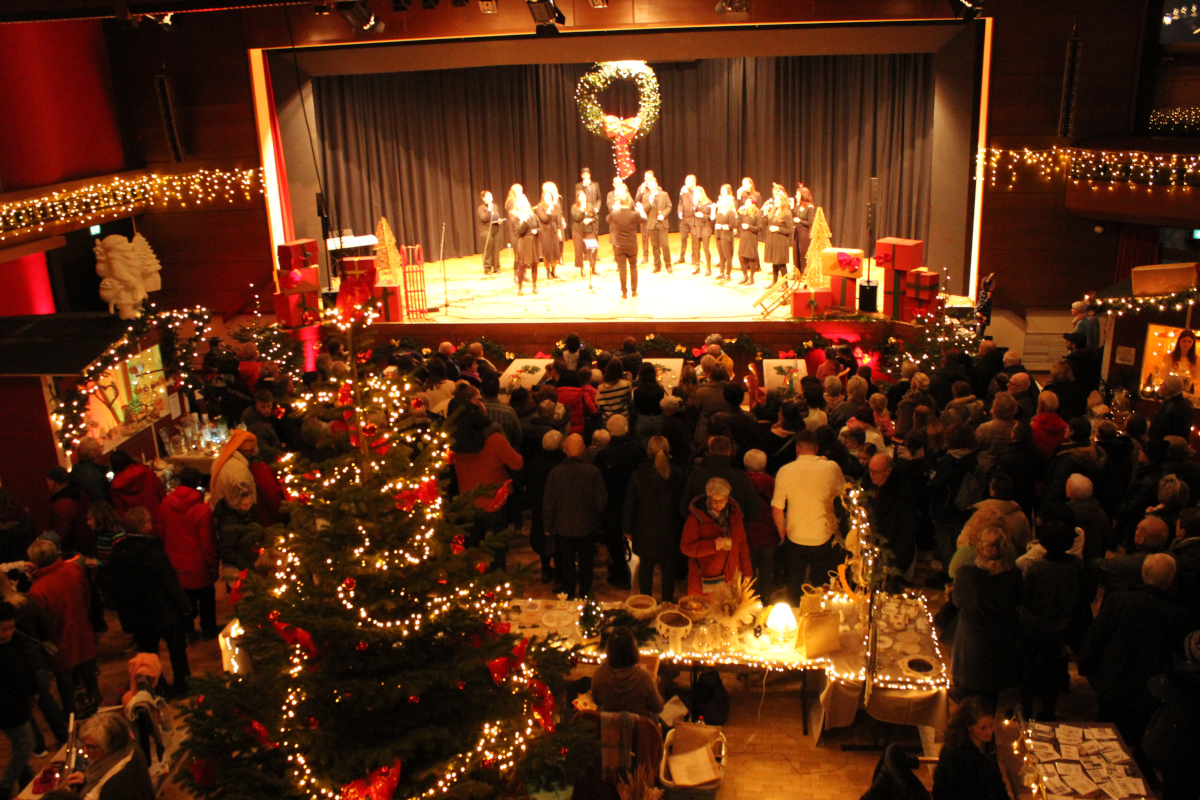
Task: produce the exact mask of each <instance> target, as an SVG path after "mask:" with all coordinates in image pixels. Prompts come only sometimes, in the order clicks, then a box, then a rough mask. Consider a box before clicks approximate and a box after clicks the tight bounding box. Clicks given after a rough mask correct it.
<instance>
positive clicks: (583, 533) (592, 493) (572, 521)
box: [542, 433, 608, 600]
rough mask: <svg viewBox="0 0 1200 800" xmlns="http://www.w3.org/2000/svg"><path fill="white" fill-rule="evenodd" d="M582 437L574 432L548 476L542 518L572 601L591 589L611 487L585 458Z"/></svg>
mask: <svg viewBox="0 0 1200 800" xmlns="http://www.w3.org/2000/svg"><path fill="white" fill-rule="evenodd" d="M583 450H584V445H583V437H582V436H580V435H579V434H578V433H573V434H571V435H570V436H568V437H567V439H566V441H565V442H563V452H565V453H566V456H567V457H566V459H565V460H564V461H563V462H562V463H561V464H559V465H558V466H557V467H555V468H554V469H552V470H550V474H549V475H548V476H547V477H546V491H545V495H544V496H543V501H542V502H543V505H542V520H543V522H544V523H545V526H546V536H551V537H555V538H554V542H555V545H556V551H555V552H556V553H557V554H558V566H559V578H560V580H561V581H562V586H563V591H565V592H566V593H567V596H568V597H569V598H571V599H572V600H575V599H578V598H581V597H586V596H587V595H589V594H591V592H592V569H593V565H594V555H595V553H594V550H593V548H594V546H595V545H594V541H595V537H596V534H597V533H599V531H600V515H601V514H602V513H604V508H605V506H606V505H608V490H607V489H605V488H604V476H603V475H601V474H600V470H599V469H597V468H596V467H595V466H593V465H592V464H589V463H587V462H586V461H584V460H583Z"/></svg>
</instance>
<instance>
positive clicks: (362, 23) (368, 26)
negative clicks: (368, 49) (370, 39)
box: [336, 0, 385, 33]
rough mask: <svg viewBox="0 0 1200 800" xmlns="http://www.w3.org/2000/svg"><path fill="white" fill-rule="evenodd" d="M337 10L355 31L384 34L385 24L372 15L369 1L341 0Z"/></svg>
mask: <svg viewBox="0 0 1200 800" xmlns="http://www.w3.org/2000/svg"><path fill="white" fill-rule="evenodd" d="M336 8H337V12H338V13H339V14H341V15H342V19H344V20H346V24H347V25H349V26H350V27H351V28H353V29H354V30H359V31H371V32H373V33H383V29H384V27H385V26H384V23H383V21H382V20H380V19H377V18H376V17H375V15H374V14H373V13H371V8H370V6H368V5H367V0H340V2H338V4H337V5H336Z"/></svg>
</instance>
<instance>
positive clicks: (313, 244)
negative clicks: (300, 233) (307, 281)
mask: <svg viewBox="0 0 1200 800" xmlns="http://www.w3.org/2000/svg"><path fill="white" fill-rule="evenodd" d="M275 253H276V255H277V256H278V257H279V266H280V267H285V266H286V267H289V268H290V267H292V266H293V264H292V261H291V259H293V258H301V259H303V260H304V263H303V264H302V265H301V266H305V267H315V266H316V265H317V256H318V255H319V251H318V250H317V240H316V239H296V240H295V241H291V242H284V243H283V244H281V245H278V246H277V247H276V248H275Z"/></svg>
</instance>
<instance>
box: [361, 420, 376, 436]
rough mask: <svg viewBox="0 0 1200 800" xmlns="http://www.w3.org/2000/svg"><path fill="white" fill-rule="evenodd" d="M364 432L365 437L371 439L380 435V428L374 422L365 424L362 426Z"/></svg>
mask: <svg viewBox="0 0 1200 800" xmlns="http://www.w3.org/2000/svg"><path fill="white" fill-rule="evenodd" d="M362 432H363V436H366V437H367V438H368V439H369V438H371V437H372V436H374V435H375V434H377V433H379V426H378V425H376V424H375V423H374V422H364V423H363V426H362Z"/></svg>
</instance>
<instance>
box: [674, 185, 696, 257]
mask: <svg viewBox="0 0 1200 800" xmlns="http://www.w3.org/2000/svg"><path fill="white" fill-rule="evenodd" d="M696 201H697V197H696V176H695V175H688V176H687V177H686V178H684V179H683V186H682V187H680V189H679V203H678V206H677V207H676V209H675V211H676V213H677V214H678V215H679V260H678V261H676V262H675V263H676V264H682V263H683V261H684V258H685V256H687V251H688V238H689V237H690V238H691V240H692V266H693V267H698V266H699V262H700V241H699V240H698V239H697V238H696V231H695V227H696V222H697V220H696ZM697 271H699V270H697Z"/></svg>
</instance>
